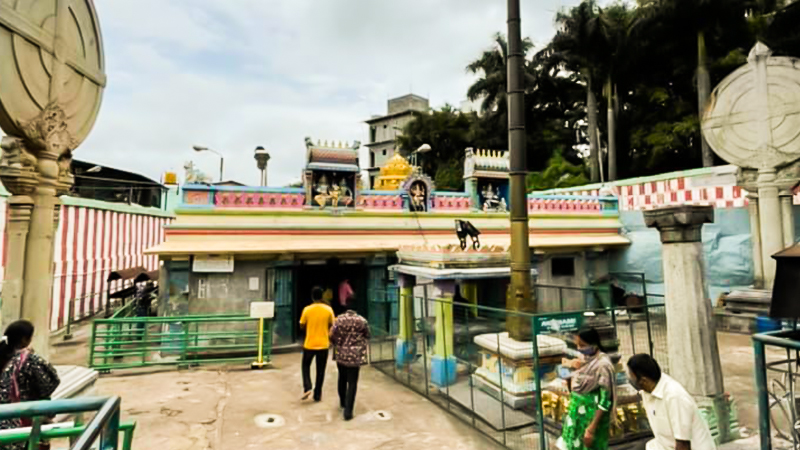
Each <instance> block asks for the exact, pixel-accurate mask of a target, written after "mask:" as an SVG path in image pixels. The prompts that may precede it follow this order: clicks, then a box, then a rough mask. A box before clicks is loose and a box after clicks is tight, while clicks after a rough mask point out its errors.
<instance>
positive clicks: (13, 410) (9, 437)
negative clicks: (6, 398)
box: [0, 397, 136, 450]
mask: <svg viewBox="0 0 800 450" xmlns="http://www.w3.org/2000/svg"><path fill="white" fill-rule="evenodd" d="M120 404H121V400H120V398H119V397H109V398H78V399H66V400H42V401H36V402H23V403H11V404H7V405H0V420H9V419H20V418H27V419H30V420H31V422H32V425H31V426H30V427H27V428H18V429H9V430H2V431H0V447H3V448H5V446H6V445H8V444H14V443H27V445H26V448H29V449H38V448H39V444H40V443H43V442H47V441H56V443H58V441H59V440H67V441H68V442H69V444H70V448H72V449H73V450H89V449H99V450H116V449H117V448H120V447H121V448H122V449H123V450H130V449H131V446H132V444H133V431H134V429H135V428H136V423H135V422H123V423H120ZM91 412H94V413H95V414H94V417H93V418H92V420H91V421H90V422H89V423H88V424H86V425H83V424H81V423H79V422H77V421H76V422H69V423H59V424H52V425H44V421H45V419H46V418H47V417H51V416H55V415H61V414H77V416H78V417H80V416H81V415H82V414H84V413H91ZM120 433H122V445H121V446H120V445H119V434H120ZM98 441H99V442H98Z"/></svg>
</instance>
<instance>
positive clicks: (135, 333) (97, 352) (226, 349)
mask: <svg viewBox="0 0 800 450" xmlns="http://www.w3.org/2000/svg"><path fill="white" fill-rule="evenodd" d="M272 322H273V321H272V320H265V321H264V332H263V339H264V359H265V361H267V362H269V361H270V357H271V354H272ZM258 337H259V336H258V319H253V318H251V317H249V316H247V315H241V314H236V315H203V316H199V315H198V316H181V317H122V318H111V319H97V320H95V321H94V322H93V323H92V335H91V340H90V341H89V367H91V368H94V369H97V370H100V371H104V372H105V371H110V370H112V369H130V368H139V367H148V366H163V365H177V366H184V367H185V366H190V365H199V364H219V363H233V362H245V361H253V360H254V357H255V355H256V352H257V351H258Z"/></svg>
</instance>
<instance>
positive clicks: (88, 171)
mask: <svg viewBox="0 0 800 450" xmlns="http://www.w3.org/2000/svg"><path fill="white" fill-rule="evenodd" d="M101 170H103V168H102V167H100V166H94V167H91V168H89V169H86V173H97V172H100V171H101Z"/></svg>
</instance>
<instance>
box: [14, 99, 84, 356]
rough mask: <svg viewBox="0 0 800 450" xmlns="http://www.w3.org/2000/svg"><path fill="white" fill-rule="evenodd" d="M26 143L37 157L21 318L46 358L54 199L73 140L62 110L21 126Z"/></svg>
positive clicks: (49, 111) (64, 176) (55, 108)
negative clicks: (27, 322)
mask: <svg viewBox="0 0 800 450" xmlns="http://www.w3.org/2000/svg"><path fill="white" fill-rule="evenodd" d="M23 131H24V134H25V135H26V137H27V138H28V139H27V142H28V143H29V144H30V146H31V150H32V151H34V152H35V153H36V155H37V157H38V166H37V168H38V172H39V173H38V176H39V184H38V186H37V187H36V192H35V194H34V196H33V197H34V206H33V211H32V214H31V224H30V230H29V232H28V245H27V248H26V249H25V252H26V253H25V287H24V291H23V296H22V315H23V317H25V318H26V319H28V320H30V321H31V322H32V323H33V325H34V327H36V329H37V330H39V332H37V333H36V334H35V335H34V339H33V346H34V348H35V349H36V351H37V352H39V353H40V354H42V356H44V357H45V358H47V356H48V353H49V334H50V333H49V332H48V331H49V329H50V323H49V322H50V303H51V302H50V296H51V293H52V291H53V289H52V288H53V276H52V275H53V258H52V256H53V236H54V234H55V233H54V230H53V224H54V223H55V219H56V217H55V208H56V206H57V205H58V204H59V200H58V198H57V197H56V195H57V194H58V192H59V191H60V190H62V189H63V184H62V183H63V181H62V180H69V179H70V177H69V175H68V174H65V173H64V172H65V171H66V172H68V171H69V164H70V163H71V157H72V149H73V148H74V147H75V140H74V139H73V138H72V136H71V135H70V133H69V131H68V129H67V124H66V116H65V114H64V111H63V110H62V109H61V108H59V107H58V106H55V105H50V106H48V107H47V108H45V109H44V110H43V111H42V113H41V114H40V115H39V116H38V117H36V118H35V119H34V120H32V121H31V122H29V123H27V124H25V125H24V126H23Z"/></svg>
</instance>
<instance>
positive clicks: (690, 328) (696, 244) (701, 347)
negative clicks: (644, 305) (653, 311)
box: [644, 198, 777, 442]
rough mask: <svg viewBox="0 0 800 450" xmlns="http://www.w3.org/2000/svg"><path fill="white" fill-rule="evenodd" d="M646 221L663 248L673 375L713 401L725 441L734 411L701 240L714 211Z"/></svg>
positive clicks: (650, 216)
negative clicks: (726, 395)
mask: <svg viewBox="0 0 800 450" xmlns="http://www.w3.org/2000/svg"><path fill="white" fill-rule="evenodd" d="M776 199H777V198H776ZM644 216H645V223H646V224H647V226H648V227H651V228H657V229H658V231H659V232H660V233H661V242H662V243H663V250H662V251H663V264H664V284H665V299H664V301H665V304H666V310H667V324H668V326H667V344H668V348H669V367H670V375H671V376H672V377H673V378H675V379H676V380H677V381H678V382H679V383H681V384H682V385H683V386H684V387H685V388H686V390H687V391H689V393H690V394H692V395H693V396H695V397H696V398H698V399H702V400H704V402H707V401H708V400H713V402H714V405H715V406H714V409H715V412H716V415H717V420H718V421H719V422H718V423H719V432H720V439H721V441H722V442H726V440H727V436H728V434H729V432H730V424H729V418H730V410H729V409H728V404H727V402H726V401H725V399H724V385H723V380H722V367H721V365H720V359H719V348H718V345H717V333H716V328H715V326H714V318H713V315H712V308H711V302H710V301H709V299H708V298H707V295H706V287H705V279H704V259H703V244H702V241H701V228H702V226H703V224H704V223H712V222H713V221H714V208H713V207H712V206H672V207H667V208H660V209H655V210H651V211H645V213H644ZM762 218H763V216H762ZM762 223H763V221H762Z"/></svg>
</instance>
